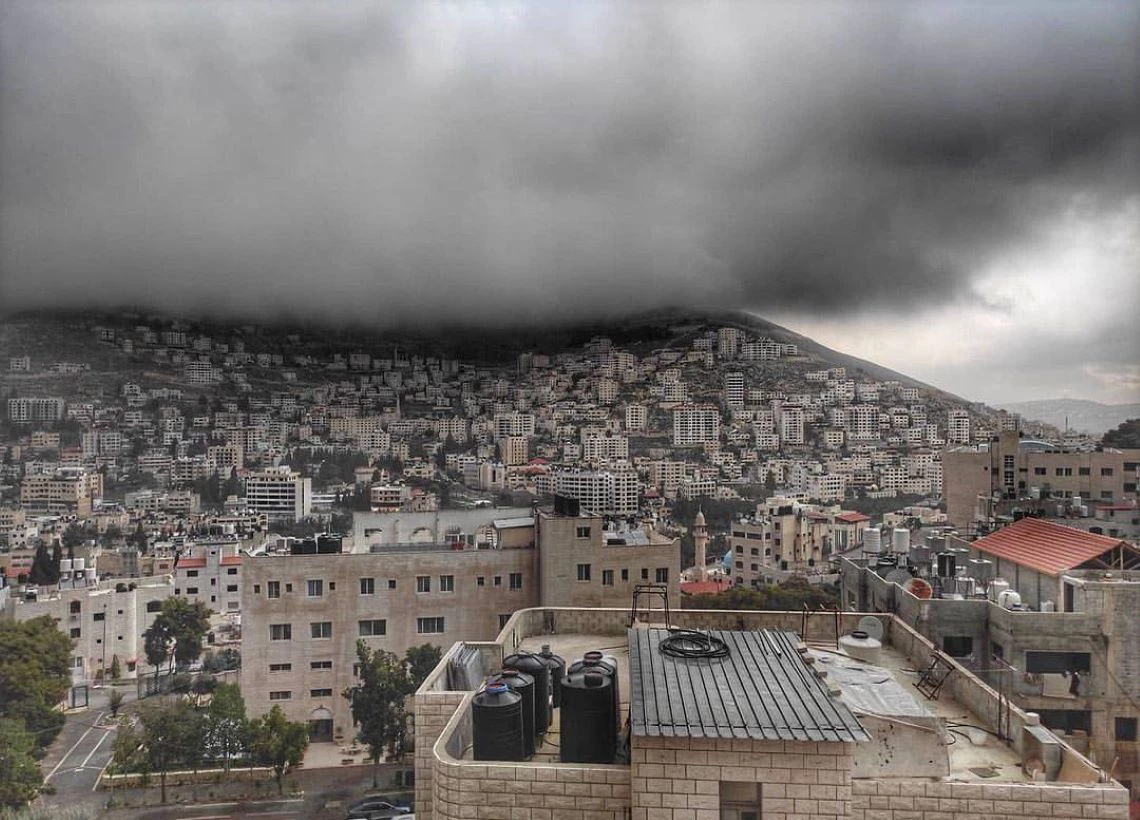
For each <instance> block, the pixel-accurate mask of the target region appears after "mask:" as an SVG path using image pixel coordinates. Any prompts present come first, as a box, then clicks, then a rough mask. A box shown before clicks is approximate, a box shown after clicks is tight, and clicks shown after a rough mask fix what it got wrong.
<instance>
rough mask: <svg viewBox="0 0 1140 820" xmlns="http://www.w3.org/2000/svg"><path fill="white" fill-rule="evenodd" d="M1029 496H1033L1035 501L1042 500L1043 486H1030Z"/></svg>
mask: <svg viewBox="0 0 1140 820" xmlns="http://www.w3.org/2000/svg"><path fill="white" fill-rule="evenodd" d="M1029 497H1030V498H1032V499H1033V500H1034V501H1040V500H1041V488H1040V487H1030V488H1029Z"/></svg>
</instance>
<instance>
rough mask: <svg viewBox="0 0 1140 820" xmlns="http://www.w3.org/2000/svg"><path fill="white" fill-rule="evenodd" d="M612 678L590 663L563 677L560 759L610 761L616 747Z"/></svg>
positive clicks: (615, 717) (566, 761)
mask: <svg viewBox="0 0 1140 820" xmlns="http://www.w3.org/2000/svg"><path fill="white" fill-rule="evenodd" d="M613 685H614V678H611V677H610V676H609V675H606V674H605V673H604V672H603V671H602V670H601V669H598V668H596V667H590V668H586V669H582V670H579V671H577V672H571V673H570V674H568V675H567V676H566V677H565V678H563V679H562V707H561V712H560V713H559V729H560V730H561V732H562V736H561V738H560V739H561V742H562V749H561V754H560V759H561V760H562V762H563V763H613V762H614V753H615V752H616V751H617V726H616V724H617V716H616V715H615V714H614V709H613V703H614V701H613Z"/></svg>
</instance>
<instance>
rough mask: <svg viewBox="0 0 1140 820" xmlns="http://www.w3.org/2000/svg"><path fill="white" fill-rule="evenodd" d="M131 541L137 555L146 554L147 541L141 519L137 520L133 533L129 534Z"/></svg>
mask: <svg viewBox="0 0 1140 820" xmlns="http://www.w3.org/2000/svg"><path fill="white" fill-rule="evenodd" d="M131 543H132V544H134V547H135V549H137V550H138V551H139V555H146V551H147V546H148V541H147V537H146V530H145V529H143V525H142V521H139V525H138V526H137V527H135V534H134V535H133V536H131Z"/></svg>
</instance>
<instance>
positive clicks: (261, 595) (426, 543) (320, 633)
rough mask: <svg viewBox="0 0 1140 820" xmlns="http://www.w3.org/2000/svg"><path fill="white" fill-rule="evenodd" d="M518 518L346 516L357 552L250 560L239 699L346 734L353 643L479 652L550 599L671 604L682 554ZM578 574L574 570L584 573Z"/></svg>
mask: <svg viewBox="0 0 1140 820" xmlns="http://www.w3.org/2000/svg"><path fill="white" fill-rule="evenodd" d="M570 504H572V502H564V501H559V510H560V511H559V512H555V511H554V510H553V509H550V510H542V509H540V510H539V511H538V514H537V518H536V517H535V514H534V511H532V510H531V509H529V508H517V509H515V508H511V509H499V510H494V511H490V510H472V511H441V512H438V513H424V514H415V513H396V514H392V515H369V514H360V513H358V514H357V515H356V521H355V522H354V539H353V543H354V545H355V547H354V551H353V552H351V553H332V554H311V555H293V554H273V555H258V556H251V557H249V558H248V559H246V561H245V562H244V564H243V568H242V569H243V573H244V582H243V587H244V591H243V595H242V619H243V635H242V673H241V674H242V677H241V685H242V693H243V695H244V697H245V699H246V704H247V709H248V710H249V711H250V713H251V714H260V713H261V712H265V711H267V710H268V709H270V708H271V707H272V706H274V705H279V706H281V707H282V709H284V710H285V712H286V714H288V715H289V716H290V718H291V719H293V720H304V721H308V722H309V725H310V728H311V735H312V737H313V739H314V740H318V741H324V740H332V739H333V738H334V737H349V736H351V734H352V731H353V730H352V718H351V712H350V710H349V706H348V703H347V701H345V700H344V698H342V697H341V696H340V693H341V692H342V691H344V689H346V688H348V687H350V686H352V685H353V684H354V683H355V679H354V677H353V660H354V658H355V646H356V641H357V640H358V639H363V640H365V641H366V642H367V643H368V644H369V645H370V646H373V647H375V648H382V649H386V650H389V651H392V652H395V653H397V654H401V655H402V654H403V653H404V651H405V650H406V649H408V648H409V647H412V646H417V645H420V644H423V643H425V642H426V643H434V644H437V645H439V646H441V647H447V646H450V645H451V644H452V643H454V642H455V641H457V640H464V641H478V640H486V639H487V638H488V636H493V635H495V634H497V632H498V630H499V629H501V628H502V625H503V624H505V623H506V621H507V620H508V619H509V617H510V615H511V613H513V612H515V611H516V610H518V609H522V608H526V607H530V606H535V605H537V604H538V603H541V602H542V601H544V600H546V599H547V598H550V599H551V600H552V601H553V602H554V603H553V605H555V606H561V605H572V604H573V602H577V601H585V602H588V603H590V604H591V605H597V604H598V603H600V602H605V603H606V604H607V605H610V606H627V607H628V605H629V602H630V600H631V595H632V590H633V586H634V585H635V584H637V583H642V582H650V583H652V582H659V583H664V584H667V585H670V586H671V589H672V590H673V593H674V597H675V593H676V583H677V577H676V576H677V567H678V566H679V561H680V552H679V550H680V545H679V541H678V540H676V539H669V538H664V537H662V536H660V535H658V534H657V533H655V532H653V531H652V529H651V528H649V527H640V528H637V529H636V530H633V531H628V530H624V529H618V528H617V527H616V526H615V525H614V524H612V523H610V524H608V525H607V522H606V520H605V519H604V518H602V517H601V516H597V515H588V514H584V513H576V512H575V513H573V514H571V512H570V507H569V506H565V505H570ZM583 567H585V569H583Z"/></svg>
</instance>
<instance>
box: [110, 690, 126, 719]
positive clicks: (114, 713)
mask: <svg viewBox="0 0 1140 820" xmlns="http://www.w3.org/2000/svg"><path fill="white" fill-rule="evenodd" d="M107 705H108V706H109V707H110V708H111V718H112V719H117V718H118V717H119V710H120V709H122V708H123V693H122V692H120V691H119V690H118V689H112V690H111V698H110V700H109V701H108V703H107Z"/></svg>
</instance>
